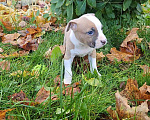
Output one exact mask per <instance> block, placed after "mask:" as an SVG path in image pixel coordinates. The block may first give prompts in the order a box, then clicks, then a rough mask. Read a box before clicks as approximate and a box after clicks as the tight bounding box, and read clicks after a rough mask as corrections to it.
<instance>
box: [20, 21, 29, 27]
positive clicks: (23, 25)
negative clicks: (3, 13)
mask: <svg viewBox="0 0 150 120" xmlns="http://www.w3.org/2000/svg"><path fill="white" fill-rule="evenodd" d="M26 26H27V23H26V22H25V21H21V22H20V23H19V27H22V28H23V27H26Z"/></svg>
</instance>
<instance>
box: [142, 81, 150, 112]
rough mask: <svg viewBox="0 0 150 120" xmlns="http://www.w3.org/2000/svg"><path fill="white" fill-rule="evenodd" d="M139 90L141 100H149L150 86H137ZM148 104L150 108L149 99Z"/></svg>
mask: <svg viewBox="0 0 150 120" xmlns="http://www.w3.org/2000/svg"><path fill="white" fill-rule="evenodd" d="M139 90H140V92H141V101H144V100H149V99H150V86H148V85H146V82H145V84H144V85H143V86H142V87H140V88H139ZM147 104H148V109H149V110H150V101H148V102H147Z"/></svg>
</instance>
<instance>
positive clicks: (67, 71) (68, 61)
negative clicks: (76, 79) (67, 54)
mask: <svg viewBox="0 0 150 120" xmlns="http://www.w3.org/2000/svg"><path fill="white" fill-rule="evenodd" d="M73 58H74V57H71V58H70V59H64V67H65V72H64V84H71V80H72V71H71V65H72V61H73Z"/></svg>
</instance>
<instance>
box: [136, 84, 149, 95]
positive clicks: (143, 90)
mask: <svg viewBox="0 0 150 120" xmlns="http://www.w3.org/2000/svg"><path fill="white" fill-rule="evenodd" d="M139 90H140V92H141V94H145V93H148V94H149V93H150V86H148V85H146V82H145V83H144V85H143V86H142V87H140V88H139Z"/></svg>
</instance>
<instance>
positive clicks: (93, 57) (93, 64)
mask: <svg viewBox="0 0 150 120" xmlns="http://www.w3.org/2000/svg"><path fill="white" fill-rule="evenodd" d="M88 59H89V63H90V71H91V73H93V72H94V70H96V71H97V74H98V75H99V76H101V74H100V73H99V72H98V70H97V65H96V50H93V52H92V53H91V54H89V55H88Z"/></svg>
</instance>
